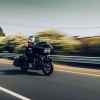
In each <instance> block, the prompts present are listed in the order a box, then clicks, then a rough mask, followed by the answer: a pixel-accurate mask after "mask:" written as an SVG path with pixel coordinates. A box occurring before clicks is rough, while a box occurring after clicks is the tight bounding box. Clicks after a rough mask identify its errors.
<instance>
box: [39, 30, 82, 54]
mask: <svg viewBox="0 0 100 100" xmlns="http://www.w3.org/2000/svg"><path fill="white" fill-rule="evenodd" d="M38 36H39V39H40V41H48V42H49V43H51V44H52V45H53V47H54V54H64V55H65V54H69V53H76V52H79V47H80V41H78V40H76V39H75V38H74V37H68V36H66V35H65V34H63V33H61V32H57V31H55V30H49V31H44V32H39V35H38Z"/></svg>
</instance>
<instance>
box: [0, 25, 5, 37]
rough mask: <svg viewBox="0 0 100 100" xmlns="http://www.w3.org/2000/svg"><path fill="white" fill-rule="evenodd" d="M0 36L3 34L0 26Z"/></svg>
mask: <svg viewBox="0 0 100 100" xmlns="http://www.w3.org/2000/svg"><path fill="white" fill-rule="evenodd" d="M0 36H5V34H4V32H3V29H2V28H1V27H0Z"/></svg>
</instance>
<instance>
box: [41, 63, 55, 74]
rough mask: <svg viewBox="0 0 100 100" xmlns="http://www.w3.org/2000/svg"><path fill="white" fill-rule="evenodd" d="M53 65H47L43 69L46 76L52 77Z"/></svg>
mask: <svg viewBox="0 0 100 100" xmlns="http://www.w3.org/2000/svg"><path fill="white" fill-rule="evenodd" d="M53 70H54V68H53V64H52V63H46V64H44V66H43V68H42V71H43V73H44V75H48V76H49V75H51V74H52V73H53Z"/></svg>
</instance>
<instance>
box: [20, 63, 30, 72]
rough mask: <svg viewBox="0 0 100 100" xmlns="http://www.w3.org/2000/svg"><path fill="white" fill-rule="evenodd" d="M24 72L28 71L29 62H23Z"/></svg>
mask: <svg viewBox="0 0 100 100" xmlns="http://www.w3.org/2000/svg"><path fill="white" fill-rule="evenodd" d="M20 69H21V71H22V72H27V70H28V64H27V63H23V64H22V66H21V67H20Z"/></svg>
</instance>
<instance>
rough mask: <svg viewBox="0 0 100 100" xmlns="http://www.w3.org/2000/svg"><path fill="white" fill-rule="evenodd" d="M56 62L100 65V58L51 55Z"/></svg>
mask: <svg viewBox="0 0 100 100" xmlns="http://www.w3.org/2000/svg"><path fill="white" fill-rule="evenodd" d="M51 57H52V58H53V60H54V61H62V62H76V63H87V64H88V63H90V64H100V57H86V56H63V55H51Z"/></svg>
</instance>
